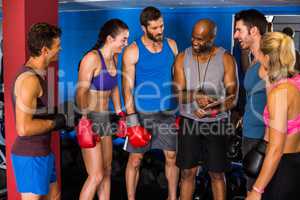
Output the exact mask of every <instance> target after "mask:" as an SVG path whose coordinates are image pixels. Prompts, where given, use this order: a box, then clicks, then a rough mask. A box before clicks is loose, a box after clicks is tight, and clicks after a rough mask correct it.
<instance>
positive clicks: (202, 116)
mask: <svg viewBox="0 0 300 200" xmlns="http://www.w3.org/2000/svg"><path fill="white" fill-rule="evenodd" d="M216 29H217V28H216V25H215V24H214V22H212V21H211V20H208V19H204V20H200V21H198V22H197V23H196V24H195V25H194V28H193V32H192V46H191V47H189V48H187V49H186V50H185V51H184V52H181V53H180V54H178V56H177V57H176V60H175V65H174V69H175V73H174V81H175V85H176V91H177V95H178V99H179V103H180V115H181V120H180V123H179V131H178V147H177V155H176V165H177V166H178V167H179V168H180V169H181V181H180V183H181V184H180V200H191V199H192V197H193V192H194V188H195V177H196V174H197V170H198V167H199V165H204V166H206V169H208V172H209V175H210V178H211V186H212V193H213V197H214V198H213V199H215V200H224V199H226V184H225V175H224V171H225V169H226V168H227V166H228V164H229V163H228V162H227V158H226V148H227V147H226V135H229V134H232V133H231V132H229V131H230V129H229V123H228V116H229V114H228V112H227V111H228V110H230V109H231V108H232V107H233V106H234V105H235V96H236V91H237V78H236V69H235V61H234V59H233V57H232V56H231V55H230V54H229V53H227V52H226V51H225V50H224V49H223V48H222V47H217V46H215V45H214V39H215V36H216ZM217 103H218V104H217Z"/></svg>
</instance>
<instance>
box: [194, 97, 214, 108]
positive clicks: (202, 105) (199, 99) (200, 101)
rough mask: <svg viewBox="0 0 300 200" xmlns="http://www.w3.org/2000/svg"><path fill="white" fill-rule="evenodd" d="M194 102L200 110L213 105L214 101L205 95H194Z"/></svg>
mask: <svg viewBox="0 0 300 200" xmlns="http://www.w3.org/2000/svg"><path fill="white" fill-rule="evenodd" d="M195 101H196V102H197V104H198V106H199V107H200V108H205V107H206V106H207V105H208V104H210V103H213V102H214V101H216V99H214V98H212V97H210V96H208V95H205V94H196V95H195Z"/></svg>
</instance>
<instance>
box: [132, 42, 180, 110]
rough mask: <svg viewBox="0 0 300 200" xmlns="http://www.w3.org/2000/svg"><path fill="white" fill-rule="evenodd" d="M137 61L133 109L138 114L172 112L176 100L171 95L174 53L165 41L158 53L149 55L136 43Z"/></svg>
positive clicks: (141, 44)
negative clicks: (137, 50)
mask: <svg viewBox="0 0 300 200" xmlns="http://www.w3.org/2000/svg"><path fill="white" fill-rule="evenodd" d="M136 44H137V46H138V49H139V60H138V62H137V64H136V66H135V89H134V98H135V107H136V109H137V111H139V112H159V111H166V110H174V109H175V108H176V99H175V96H174V94H173V87H172V81H173V75H172V71H173V67H172V66H173V62H174V58H175V56H174V53H173V51H172V49H171V48H170V46H169V44H168V41H167V39H164V40H163V47H162V50H161V52H159V53H151V52H150V51H149V50H148V49H146V47H145V46H144V44H143V43H142V40H141V37H140V38H139V39H138V40H137V41H136Z"/></svg>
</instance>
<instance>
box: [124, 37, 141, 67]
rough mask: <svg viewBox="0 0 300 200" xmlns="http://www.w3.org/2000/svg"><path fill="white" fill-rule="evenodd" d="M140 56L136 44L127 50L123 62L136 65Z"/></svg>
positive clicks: (132, 44)
mask: <svg viewBox="0 0 300 200" xmlns="http://www.w3.org/2000/svg"><path fill="white" fill-rule="evenodd" d="M138 56H139V48H138V46H137V44H136V43H135V42H133V43H131V44H130V45H129V46H127V47H126V48H125V51H124V54H123V60H124V61H125V62H130V63H136V62H137V60H138Z"/></svg>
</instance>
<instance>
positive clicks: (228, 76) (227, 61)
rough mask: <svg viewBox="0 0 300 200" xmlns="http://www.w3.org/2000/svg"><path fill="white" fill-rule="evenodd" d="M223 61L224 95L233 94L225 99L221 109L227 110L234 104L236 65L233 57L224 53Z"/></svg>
mask: <svg viewBox="0 0 300 200" xmlns="http://www.w3.org/2000/svg"><path fill="white" fill-rule="evenodd" d="M223 63H224V86H225V88H226V96H230V95H233V98H230V99H228V100H227V101H225V103H224V105H223V107H222V108H221V111H227V110H230V109H232V108H233V107H234V106H235V104H236V99H237V98H236V97H237V96H236V95H237V75H236V65H235V61H234V58H233V57H232V56H231V55H230V54H228V53H225V54H224V56H223Z"/></svg>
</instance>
